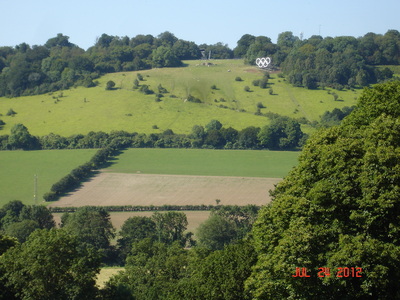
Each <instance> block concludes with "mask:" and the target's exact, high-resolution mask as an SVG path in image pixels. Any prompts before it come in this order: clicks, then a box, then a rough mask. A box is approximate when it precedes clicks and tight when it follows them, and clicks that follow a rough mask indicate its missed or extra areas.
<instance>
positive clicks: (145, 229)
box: [117, 216, 157, 259]
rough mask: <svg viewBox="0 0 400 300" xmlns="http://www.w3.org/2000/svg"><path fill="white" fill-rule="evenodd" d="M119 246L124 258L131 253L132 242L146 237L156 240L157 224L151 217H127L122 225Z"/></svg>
mask: <svg viewBox="0 0 400 300" xmlns="http://www.w3.org/2000/svg"><path fill="white" fill-rule="evenodd" d="M119 236H120V238H119V239H118V241H117V244H118V248H119V251H120V254H121V257H122V258H123V259H125V258H126V256H127V255H128V254H129V252H130V251H131V248H132V244H133V243H135V242H139V241H141V240H143V239H145V238H149V239H151V240H156V238H157V235H156V224H155V223H154V221H153V220H152V219H151V218H148V217H141V216H134V217H130V218H129V219H127V220H126V221H125V222H124V224H123V225H122V226H121V230H120V232H119Z"/></svg>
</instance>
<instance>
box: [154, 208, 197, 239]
mask: <svg viewBox="0 0 400 300" xmlns="http://www.w3.org/2000/svg"><path fill="white" fill-rule="evenodd" d="M151 220H152V221H153V222H154V224H155V234H156V239H157V241H158V242H160V243H165V244H172V243H173V242H177V243H179V244H180V245H182V246H184V245H186V244H189V245H190V244H191V243H192V240H191V233H188V234H184V231H185V230H186V228H187V225H188V222H187V219H186V214H185V213H183V212H174V211H169V212H165V213H159V212H155V213H154V214H153V215H152V216H151Z"/></svg>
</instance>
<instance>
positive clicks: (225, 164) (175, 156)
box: [106, 149, 300, 178]
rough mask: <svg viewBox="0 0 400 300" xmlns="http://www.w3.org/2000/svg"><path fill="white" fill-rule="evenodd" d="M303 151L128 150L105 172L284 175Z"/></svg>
mask: <svg viewBox="0 0 400 300" xmlns="http://www.w3.org/2000/svg"><path fill="white" fill-rule="evenodd" d="M299 153H300V152H291V151H255V150H203V149H129V150H126V151H124V152H123V153H122V154H121V155H120V156H118V157H117V159H116V160H115V163H114V164H113V165H112V166H111V167H109V168H108V169H107V170H106V171H108V172H116V173H141V174H170V175H203V176H241V177H267V178H282V177H284V176H286V175H287V173H288V172H289V171H290V169H291V168H292V167H293V166H295V165H296V164H297V158H298V155H299Z"/></svg>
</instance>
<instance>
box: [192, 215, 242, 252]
mask: <svg viewBox="0 0 400 300" xmlns="http://www.w3.org/2000/svg"><path fill="white" fill-rule="evenodd" d="M236 235H237V233H236V227H235V224H234V223H233V222H231V221H229V220H227V219H225V218H223V217H222V216H219V215H212V216H210V217H209V218H208V219H207V220H206V221H205V222H203V223H202V224H200V226H199V228H198V230H197V234H196V236H197V238H198V239H199V245H200V246H201V247H204V248H207V249H209V250H212V251H214V250H221V249H222V248H224V246H225V245H227V244H229V243H230V242H231V241H232V240H233V239H234V238H235V237H236Z"/></svg>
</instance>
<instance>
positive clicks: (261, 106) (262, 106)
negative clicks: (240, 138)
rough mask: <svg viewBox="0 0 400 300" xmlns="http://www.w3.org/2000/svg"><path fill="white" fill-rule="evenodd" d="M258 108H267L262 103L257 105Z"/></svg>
mask: <svg viewBox="0 0 400 300" xmlns="http://www.w3.org/2000/svg"><path fill="white" fill-rule="evenodd" d="M257 108H265V106H264V104H262V103H261V102H258V103H257Z"/></svg>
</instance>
